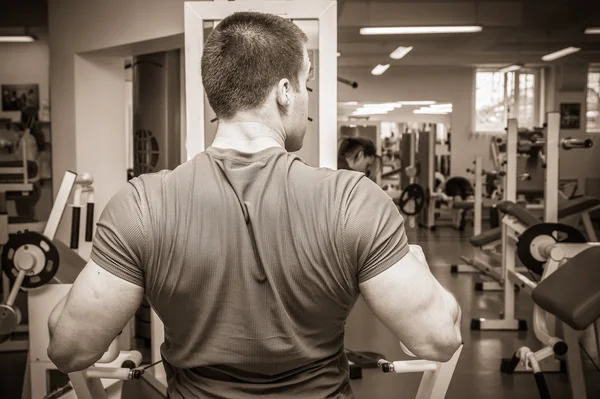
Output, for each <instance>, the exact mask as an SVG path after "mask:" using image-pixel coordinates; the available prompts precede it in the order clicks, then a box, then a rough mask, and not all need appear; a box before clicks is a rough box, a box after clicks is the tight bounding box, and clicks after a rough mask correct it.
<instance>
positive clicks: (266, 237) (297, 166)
mask: <svg viewBox="0 0 600 399" xmlns="http://www.w3.org/2000/svg"><path fill="white" fill-rule="evenodd" d="M408 250H409V248H408V243H407V238H406V234H405V231H404V224H403V219H402V216H401V215H400V213H399V212H398V210H397V208H396V206H395V205H394V204H393V202H392V200H391V199H390V198H389V197H388V196H387V195H386V194H385V193H384V192H383V191H382V190H381V189H380V188H379V187H378V186H377V185H376V184H375V183H373V182H372V181H371V180H369V179H368V178H366V177H365V176H364V175H363V174H362V173H357V172H352V171H333V170H330V169H325V168H314V167H311V166H308V165H306V164H305V163H304V162H302V161H301V160H300V158H298V157H297V156H296V155H294V154H290V153H288V152H286V151H285V150H284V149H282V148H279V147H273V148H268V149H265V150H263V151H260V152H258V153H254V154H247V153H241V152H237V151H234V150H230V149H218V148H213V147H211V148H209V149H207V150H206V151H205V152H203V153H201V154H199V155H197V156H196V157H195V158H194V159H192V160H191V161H189V162H186V163H184V164H182V165H181V166H179V167H178V168H176V169H175V170H173V171H162V172H158V173H154V174H147V175H142V176H140V177H138V178H135V179H132V180H131V181H130V182H129V183H128V184H127V185H126V186H125V187H124V188H123V189H122V190H120V191H119V192H118V193H117V194H116V195H115V196H114V197H113V198H112V199H111V200H110V202H109V203H108V205H107V206H106V208H105V209H104V211H103V213H102V216H101V217H100V220H99V222H98V228H97V232H96V235H95V238H94V243H93V250H92V259H93V260H94V261H95V262H96V263H97V264H98V265H100V266H101V267H103V268H105V269H106V270H108V271H109V272H111V273H113V274H115V275H117V276H119V277H121V278H123V279H125V280H127V281H130V282H132V283H134V284H136V285H139V286H141V287H144V289H145V293H146V297H147V299H148V301H149V302H150V304H151V306H152V308H153V309H154V310H155V311H156V312H157V314H158V316H159V317H160V319H161V320H162V321H163V323H164V325H165V342H164V344H163V345H162V347H161V353H162V356H163V358H164V360H165V368H166V370H167V376H168V383H169V389H168V390H169V395H170V397H171V398H173V399H176V398H246V397H261V398H282V399H283V398H291V397H301V398H307V399H309V398H315V399H316V398H318V399H322V398H339V399H342V398H352V397H353V394H352V391H351V388H350V382H349V376H348V363H347V359H346V357H345V355H344V325H345V322H346V318H347V317H348V314H349V313H350V310H351V309H352V307H353V306H354V304H355V302H356V300H357V298H358V296H359V294H360V291H359V283H361V282H364V281H367V280H369V279H370V278H372V277H374V276H376V275H377V274H379V273H381V272H382V271H384V270H386V269H387V268H389V267H390V266H392V265H393V264H394V263H396V262H398V261H399V260H400V259H401V258H402V257H403V256H404V255H405V254H406V253H407V252H408Z"/></svg>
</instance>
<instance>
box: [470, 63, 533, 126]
mask: <svg viewBox="0 0 600 399" xmlns="http://www.w3.org/2000/svg"><path fill="white" fill-rule="evenodd" d="M539 85H540V84H539V73H538V71H535V70H520V71H518V72H509V73H503V72H498V71H486V70H479V71H477V73H476V79H475V88H476V89H475V114H476V121H475V130H476V131H477V132H479V133H501V132H504V129H505V128H506V121H507V119H508V118H516V119H517V120H518V121H519V127H520V128H530V129H531V128H533V127H535V126H537V125H539V115H540V112H539V104H540V101H539V97H540V96H539V91H538V90H539Z"/></svg>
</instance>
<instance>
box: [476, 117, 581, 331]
mask: <svg viewBox="0 0 600 399" xmlns="http://www.w3.org/2000/svg"><path fill="white" fill-rule="evenodd" d="M559 126H560V114H558V113H549V114H548V125H547V129H546V140H545V142H544V144H545V152H544V153H545V154H546V157H547V159H548V163H547V167H546V179H545V182H546V183H545V192H546V199H545V206H544V212H545V221H546V222H548V223H555V222H556V221H557V220H558V171H559V169H558V165H559V150H560V149H561V148H562V149H564V150H570V149H575V148H589V147H590V146H591V145H592V142H591V140H589V139H588V140H578V139H571V138H565V139H560V138H559V137H560V136H559V133H560V128H559ZM516 131H517V121H516V120H515V119H510V120H509V121H508V132H509V134H508V135H507V151H506V154H507V165H506V166H507V167H506V177H505V199H506V200H507V201H509V202H511V203H512V205H514V206H515V207H516V204H514V202H515V201H516V182H517V179H516V177H517V176H516V175H517V168H516V166H517V164H516V159H515V158H516V155H517V136H516V135H515V134H514V132H516ZM515 215H516V216H515ZM517 216H519V213H518V212H517V213H515V214H512V215H511V214H507V215H505V216H504V217H503V218H502V234H501V240H502V267H501V281H502V289H503V292H504V309H503V312H502V314H501V318H500V319H496V320H492V319H484V318H480V319H473V320H472V321H471V329H472V330H521V331H523V330H526V329H527V323H526V321H525V320H519V319H516V318H515V285H514V283H513V282H512V281H511V280H510V279H509V276H512V275H514V274H515V273H516V264H515V263H516V262H515V252H516V251H515V243H516V242H518V240H519V235H520V234H522V233H523V231H524V230H525V228H524V225H523V223H522V222H521V221H519V218H518V217H517ZM534 218H535V217H534ZM532 224H537V223H532Z"/></svg>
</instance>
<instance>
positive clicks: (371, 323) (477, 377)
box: [0, 228, 600, 399]
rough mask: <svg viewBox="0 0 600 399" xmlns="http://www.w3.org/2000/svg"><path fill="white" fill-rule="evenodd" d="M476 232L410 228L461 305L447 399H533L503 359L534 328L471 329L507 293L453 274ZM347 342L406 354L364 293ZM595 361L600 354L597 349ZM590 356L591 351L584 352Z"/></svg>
mask: <svg viewBox="0 0 600 399" xmlns="http://www.w3.org/2000/svg"><path fill="white" fill-rule="evenodd" d="M469 234H470V233H469V232H465V233H463V234H460V233H459V232H457V231H455V230H453V229H451V228H441V229H438V230H437V231H434V232H429V231H426V230H423V229H415V230H409V231H408V235H409V242H410V243H411V244H419V245H421V246H422V247H423V249H424V252H425V254H426V256H427V259H428V262H429V264H430V265H431V268H432V271H433V274H434V275H435V276H436V277H437V278H438V280H439V281H440V282H441V284H442V285H443V286H444V287H446V288H447V289H448V290H450V291H451V292H452V293H454V295H456V297H457V299H458V301H459V303H460V305H461V307H462V309H463V329H462V331H463V339H464V343H465V346H464V349H463V352H462V356H461V358H460V360H459V362H458V367H457V369H456V372H455V374H454V377H453V379H452V382H451V384H450V388H449V392H448V395H447V398H448V399H455V398H486V399H509V398H510V399H513V398H522V399H528V398H531V399H534V398H539V394H538V391H537V388H536V385H535V382H534V379H533V376H532V375H531V374H516V375H503V374H501V373H500V361H501V359H502V358H503V357H510V356H512V354H513V353H514V351H515V350H516V349H517V348H519V347H521V346H528V347H530V348H532V349H534V350H537V349H538V348H540V343H539V342H538V341H537V340H536V338H535V336H534V333H533V330H531V331H527V332H520V333H519V332H496V331H484V332H478V331H471V330H470V329H469V324H470V320H471V318H472V317H487V318H496V317H497V316H498V313H499V312H500V310H501V307H502V303H501V295H502V293H476V292H475V291H474V290H473V284H474V282H475V281H478V277H477V276H476V275H474V274H459V275H453V274H451V273H450V268H449V265H451V264H453V263H458V262H459V260H460V256H461V255H468V256H470V255H471V252H472V249H471V246H470V245H469V243H468V241H467V237H468V235H469ZM532 311H533V305H532V301H531V299H530V298H529V297H526V296H525V295H519V296H518V297H517V310H516V314H517V317H519V318H523V319H526V320H527V322H528V325H529V326H532V321H531V319H532V317H531V316H532ZM346 347H347V348H349V349H352V350H355V351H371V352H378V353H381V354H384V355H385V356H386V358H387V359H388V360H402V359H406V358H407V357H406V355H404V354H403V353H402V351H401V349H400V347H399V345H398V343H397V340H396V338H395V337H394V336H393V335H392V334H391V333H390V332H389V331H388V330H387V329H386V328H385V327H384V326H383V325H382V324H381V323H380V322H379V321H378V320H377V319H376V318H375V316H373V314H372V313H371V311H370V310H369V309H368V307H367V306H366V304H365V303H364V301H363V300H362V299H359V301H358V302H357V304H356V307H355V308H354V310H353V311H352V313H351V315H350V318H349V319H348V322H347V325H346ZM591 355H592V356H594V357H595V361H596V363H598V358H597V356H596V354H595V353H592V354H591ZM25 356H26V354H25V353H4V354H0V387H1V388H0V397H1V398H2V399H20V397H21V396H20V392H21V386H22V383H23V376H24V371H25ZM583 357H584V358H585V355H583ZM584 367H585V370H586V383H587V393H588V397H589V398H600V372H598V371H597V370H596V369H595V368H594V366H593V365H592V363H591V362H589V361H588V360H587V359H585V365H584ZM545 378H546V381H547V383H548V387H549V389H550V392H551V395H552V397H553V398H565V399H566V398H570V397H571V394H570V389H569V383H568V378H567V375H566V374H560V373H555V374H546V376H545ZM419 380H420V374H404V375H396V374H384V373H382V372H381V371H380V370H379V369H365V370H363V378H362V379H360V380H353V381H352V386H353V389H354V392H355V394H356V397H357V398H358V399H401V398H414V396H415V394H416V390H417V387H418V384H419ZM124 397H126V398H128V399H138V398H139V399H142V398H143V399H154V398H159V395H157V394H156V393H154V391H152V389H151V388H149V387H147V386H146V385H145V384H144V383H142V382H137V381H136V382H128V383H127V384H126V388H125V392H124Z"/></svg>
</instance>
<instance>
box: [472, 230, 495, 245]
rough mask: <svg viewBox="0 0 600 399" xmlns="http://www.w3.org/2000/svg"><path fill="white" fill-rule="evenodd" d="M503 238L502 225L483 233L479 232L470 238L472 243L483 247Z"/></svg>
mask: <svg viewBox="0 0 600 399" xmlns="http://www.w3.org/2000/svg"><path fill="white" fill-rule="evenodd" d="M501 238H502V227H496V228H493V229H491V230H487V231H484V232H483V233H481V234H477V235H476V236H473V237H471V238H469V242H470V243H471V245H473V246H475V247H483V246H484V245H487V244H490V243H492V242H494V241H498V240H500V239H501Z"/></svg>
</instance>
